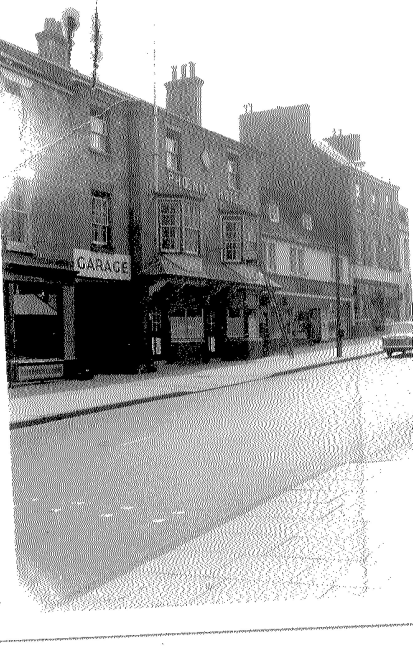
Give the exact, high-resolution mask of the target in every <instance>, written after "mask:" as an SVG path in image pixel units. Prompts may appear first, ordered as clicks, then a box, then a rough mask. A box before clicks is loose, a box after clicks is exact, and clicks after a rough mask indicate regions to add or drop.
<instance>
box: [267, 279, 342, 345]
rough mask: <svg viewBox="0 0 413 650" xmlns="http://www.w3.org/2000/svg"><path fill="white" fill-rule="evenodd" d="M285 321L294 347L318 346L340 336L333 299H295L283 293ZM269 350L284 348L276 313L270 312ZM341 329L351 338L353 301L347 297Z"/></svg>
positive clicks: (281, 294)
mask: <svg viewBox="0 0 413 650" xmlns="http://www.w3.org/2000/svg"><path fill="white" fill-rule="evenodd" d="M280 296H281V300H280V305H281V308H282V314H281V316H282V318H283V319H284V321H285V325H286V331H287V335H288V338H289V339H290V341H291V342H292V344H293V345H296V346H300V345H314V344H317V343H321V342H323V341H329V340H332V339H334V338H335V336H336V301H335V297H333V296H308V295H307V296H306V295H296V294H294V295H292V294H289V293H285V292H283V291H281V292H280ZM270 314H271V316H270V319H269V322H270V327H269V349H270V350H274V351H276V350H278V349H279V348H280V347H282V344H283V336H282V331H281V327H280V323H279V319H277V318H276V315H275V313H274V309H271V308H270ZM340 314H341V327H342V329H343V330H344V335H345V337H347V336H348V335H349V325H350V300H349V298H348V297H343V298H342V300H341V303H340Z"/></svg>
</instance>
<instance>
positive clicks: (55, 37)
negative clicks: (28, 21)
mask: <svg viewBox="0 0 413 650" xmlns="http://www.w3.org/2000/svg"><path fill="white" fill-rule="evenodd" d="M36 39H37V45H38V55H39V56H41V57H43V58H44V59H48V60H49V61H53V63H57V64H58V65H62V66H65V67H68V66H69V42H68V40H67V39H66V38H65V36H64V35H63V29H62V24H61V23H60V22H58V21H57V20H55V19H54V18H46V19H45V21H44V30H43V31H42V32H39V33H38V34H36Z"/></svg>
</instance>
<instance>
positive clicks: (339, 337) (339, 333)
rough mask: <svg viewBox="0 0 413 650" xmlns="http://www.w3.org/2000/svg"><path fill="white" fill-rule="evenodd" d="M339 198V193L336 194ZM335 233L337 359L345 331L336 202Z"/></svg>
mask: <svg viewBox="0 0 413 650" xmlns="http://www.w3.org/2000/svg"><path fill="white" fill-rule="evenodd" d="M336 197H337V193H336ZM334 214H335V233H334V245H335V268H336V273H335V280H336V345H337V357H342V356H343V331H342V329H341V304H340V255H339V252H340V250H339V245H338V237H339V231H338V205H337V202H336V205H335V209H334Z"/></svg>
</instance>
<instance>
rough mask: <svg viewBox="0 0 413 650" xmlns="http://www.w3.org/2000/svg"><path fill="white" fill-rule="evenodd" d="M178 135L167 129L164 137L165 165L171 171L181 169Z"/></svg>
mask: <svg viewBox="0 0 413 650" xmlns="http://www.w3.org/2000/svg"><path fill="white" fill-rule="evenodd" d="M180 149H181V143H180V137H179V135H178V134H177V133H174V132H173V131H167V133H166V138H165V155H166V167H167V169H170V170H171V171H174V172H178V171H181V155H180V154H181V151H180Z"/></svg>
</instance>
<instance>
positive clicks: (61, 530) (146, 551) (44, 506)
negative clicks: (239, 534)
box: [11, 355, 413, 598]
mask: <svg viewBox="0 0 413 650" xmlns="http://www.w3.org/2000/svg"><path fill="white" fill-rule="evenodd" d="M412 364H413V358H411V357H406V358H405V359H392V360H388V359H386V358H385V357H384V356H382V355H381V356H380V357H374V358H369V359H363V360H359V361H353V362H350V363H346V364H339V365H336V366H327V367H324V368H319V369H315V370H311V371H304V372H300V373H296V374H293V375H289V376H285V377H276V378H272V379H265V380H262V381H257V382H254V383H251V384H248V385H243V386H238V387H231V388H226V389H220V390H216V391H212V392H207V393H200V394H197V395H188V396H184V397H180V398H172V399H166V400H163V401H158V402H154V403H146V404H140V405H135V406H132V407H127V408H120V409H116V410H113V411H106V412H103V413H97V414H91V415H87V416H82V417H75V418H72V419H69V420H62V421H60V422H53V423H49V424H43V425H37V426H34V427H30V428H22V429H18V430H16V431H13V432H12V436H11V445H12V467H13V488H14V500H15V524H16V546H17V554H18V563H19V566H20V570H21V575H22V577H23V578H24V579H25V580H27V581H29V582H30V583H31V584H35V583H38V584H39V585H42V588H43V590H44V588H45V586H47V587H50V588H51V589H52V590H53V591H54V592H55V593H57V594H59V596H60V597H62V596H64V597H67V598H71V597H74V596H76V595H79V594H82V593H85V592H86V591H88V590H90V589H92V588H95V587H97V586H99V585H101V584H103V583H105V582H106V581H108V580H110V579H113V578H115V577H117V576H120V575H123V574H125V573H127V572H129V571H131V570H132V569H133V568H134V567H136V566H138V565H139V564H142V563H143V562H145V561H147V560H149V559H152V558H154V557H156V556H158V555H160V554H162V553H164V552H166V551H168V550H170V549H171V548H174V547H176V546H178V545H180V544H182V543H184V542H185V541H187V540H189V539H192V538H193V537H195V536H197V535H200V534H201V533H203V532H205V531H206V530H209V529H211V528H214V527H216V526H219V525H220V524H222V523H223V522H224V521H227V520H229V519H231V518H233V517H235V516H236V515H238V514H240V513H242V512H245V511H248V510H251V509H252V508H253V507H255V506H256V505H258V504H259V503H262V502H264V501H266V500H268V499H271V498H273V497H275V496H277V495H279V494H281V493H283V492H286V491H288V490H289V489H291V488H292V487H295V486H297V485H298V484H300V483H302V482H303V481H305V480H308V479H309V478H312V477H316V476H319V475H320V474H322V473H323V472H325V471H327V470H329V469H331V468H333V467H337V466H340V465H341V464H343V463H348V462H364V461H366V460H369V459H372V458H374V457H375V456H377V454H379V455H380V454H383V453H386V450H387V449H392V448H393V449H395V448H402V447H404V446H408V445H409V444H410V442H411V422H412V419H413V418H412V415H413V399H412V392H413V388H411V378H410V375H411V370H412Z"/></svg>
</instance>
